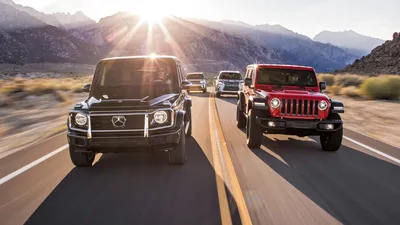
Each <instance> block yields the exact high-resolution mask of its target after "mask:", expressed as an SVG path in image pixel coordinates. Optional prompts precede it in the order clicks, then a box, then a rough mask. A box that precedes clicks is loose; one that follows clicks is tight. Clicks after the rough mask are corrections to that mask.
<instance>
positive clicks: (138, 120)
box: [90, 115, 144, 130]
mask: <svg viewBox="0 0 400 225" xmlns="http://www.w3.org/2000/svg"><path fill="white" fill-rule="evenodd" d="M125 118H126V122H125V126H124V127H114V125H113V123H112V121H111V119H112V116H92V117H91V118H90V120H91V121H90V122H91V126H92V130H134V129H144V115H125Z"/></svg>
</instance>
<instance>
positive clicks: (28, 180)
mask: <svg viewBox="0 0 400 225" xmlns="http://www.w3.org/2000/svg"><path fill="white" fill-rule="evenodd" d="M191 96H192V98H193V110H192V116H193V138H190V139H188V140H187V156H188V161H187V164H186V165H184V166H170V165H168V163H167V161H166V157H165V155H164V154H163V153H161V154H159V155H156V156H151V155H149V154H114V155H113V154H109V155H99V156H98V157H97V158H96V164H95V165H94V167H93V168H74V166H73V165H72V163H71V162H70V159H69V155H68V152H67V150H64V151H62V152H60V153H58V154H56V155H55V156H53V157H51V158H49V159H47V160H45V161H44V162H42V163H40V164H38V165H36V166H34V167H33V168H31V169H30V170H28V171H26V172H24V173H22V174H20V175H18V176H16V177H15V178H13V179H11V180H9V181H7V182H6V183H4V184H2V185H0V224H1V225H7V224H12V225H14V224H23V223H26V224H51V225H53V224H85V225H86V224H113V225H114V224H152V225H153V224H194V225H196V224H221V215H220V207H219V204H220V202H219V198H218V193H217V187H216V186H217V185H216V175H215V172H214V168H213V163H212V162H213V158H212V157H213V152H212V148H211V140H210V127H209V98H208V96H209V94H202V93H193V94H191ZM235 102H236V100H235V98H234V97H233V98H232V97H230V98H226V97H223V98H221V99H216V106H217V109H218V114H219V119H220V121H221V125H222V131H223V134H224V137H225V141H226V146H227V147H228V151H229V154H230V157H231V159H232V163H233V167H234V170H235V172H236V175H237V178H238V180H239V184H240V187H241V191H242V193H243V196H244V199H245V203H246V206H247V209H248V211H249V214H250V217H251V220H252V224H307V225H309V224H310V225H311V224H361V225H364V224H400V203H399V202H400V179H399V178H400V165H398V164H396V163H394V162H392V161H390V160H388V159H386V158H384V157H382V156H380V155H378V154H375V153H373V152H371V151H368V150H367V149H365V148H363V147H361V146H359V145H356V144H354V143H352V142H349V141H347V140H345V141H344V142H343V146H342V148H341V149H340V150H339V151H338V152H336V153H330V152H323V151H321V150H320V145H319V143H318V142H319V140H318V139H316V138H315V139H313V138H299V137H296V136H281V135H266V136H265V137H264V141H263V146H262V148H261V149H259V150H253V151H252V150H249V149H248V148H247V146H246V140H245V133H244V132H243V131H242V130H239V129H238V128H236V125H235V111H236V105H235V104H236V103H235ZM345 135H346V136H347V137H349V138H352V139H354V140H357V141H358V142H360V143H363V144H365V145H368V146H370V147H372V148H375V149H378V150H379V151H382V152H384V153H386V154H389V155H391V156H393V157H395V158H397V159H399V158H400V150H399V149H396V148H394V147H391V146H388V145H386V144H384V143H381V142H378V141H376V140H373V139H370V138H367V137H365V136H363V135H361V134H357V133H354V132H351V131H347V130H346V131H345ZM65 144H66V136H65V134H62V135H59V136H56V137H54V138H52V139H50V140H47V141H45V142H43V143H41V144H39V145H36V146H32V147H29V148H27V149H25V150H23V151H20V152H17V153H15V154H13V155H10V156H8V157H6V158H3V159H0V178H2V177H4V176H6V175H8V174H10V173H12V172H14V171H16V170H18V169H19V168H21V167H23V166H25V165H27V164H29V163H31V162H33V161H35V160H37V159H38V158H40V157H42V156H44V155H46V154H48V153H50V152H52V151H54V150H55V149H57V148H59V147H61V146H63V145H65ZM227 194H228V195H229V194H230V193H229V190H228V191H227ZM230 201H231V200H230Z"/></svg>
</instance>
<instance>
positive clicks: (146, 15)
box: [140, 9, 165, 25]
mask: <svg viewBox="0 0 400 225" xmlns="http://www.w3.org/2000/svg"><path fill="white" fill-rule="evenodd" d="M164 16H165V15H164V13H162V11H160V10H156V9H150V10H145V11H144V12H142V13H141V14H140V18H141V20H142V21H143V22H146V23H148V24H149V25H154V24H156V23H158V24H159V23H161V21H162V19H163V18H164Z"/></svg>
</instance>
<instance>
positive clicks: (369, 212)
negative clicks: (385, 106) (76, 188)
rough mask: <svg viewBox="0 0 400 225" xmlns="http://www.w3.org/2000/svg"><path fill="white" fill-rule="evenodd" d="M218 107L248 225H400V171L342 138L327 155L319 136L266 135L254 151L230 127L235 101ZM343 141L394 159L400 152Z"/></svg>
mask: <svg viewBox="0 0 400 225" xmlns="http://www.w3.org/2000/svg"><path fill="white" fill-rule="evenodd" d="M216 104H217V109H218V112H219V118H220V120H221V124H222V128H223V132H224V136H225V140H226V142H227V146H228V149H229V151H230V155H231V157H232V161H233V164H234V167H235V171H236V173H237V176H238V179H239V183H240V186H241V188H242V191H243V195H244V198H245V201H246V205H247V208H248V209H249V213H250V216H251V219H252V222H253V224H307V225H311V224H338V223H342V224H361V225H366V224H400V167H399V166H400V165H398V164H397V165H396V164H395V163H393V162H391V161H390V160H387V159H385V158H383V157H381V156H379V155H376V154H374V153H372V152H370V151H367V150H366V149H364V148H362V147H360V146H358V145H355V144H353V143H351V142H349V141H347V140H344V141H343V146H342V147H341V149H340V150H339V151H338V152H333V153H332V152H323V151H322V150H321V149H320V144H319V138H307V137H306V138H299V137H297V136H283V135H265V136H264V140H263V145H262V147H261V149H258V150H253V151H252V150H249V149H248V148H247V147H246V134H245V133H244V131H242V130H239V129H238V128H237V127H236V124H235V122H236V115H235V113H234V112H235V110H236V99H235V98H232V97H231V98H227V97H222V98H221V99H216ZM345 136H348V137H350V138H354V139H356V140H357V141H358V142H361V143H364V144H367V145H368V146H371V147H373V148H375V149H379V151H382V152H385V153H387V154H391V155H392V156H394V157H396V158H398V159H399V156H400V154H399V153H400V150H399V149H396V148H394V147H391V146H388V145H385V144H383V143H380V142H378V141H375V140H372V139H370V138H367V137H365V136H363V135H360V134H356V133H354V132H351V131H348V130H346V131H345Z"/></svg>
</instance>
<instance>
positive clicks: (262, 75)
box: [257, 68, 317, 87]
mask: <svg viewBox="0 0 400 225" xmlns="http://www.w3.org/2000/svg"><path fill="white" fill-rule="evenodd" d="M257 83H259V84H270V85H286V86H307V87H315V86H317V80H316V78H315V73H314V72H313V71H308V70H294V69H272V68H260V69H259V70H258V76H257Z"/></svg>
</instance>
